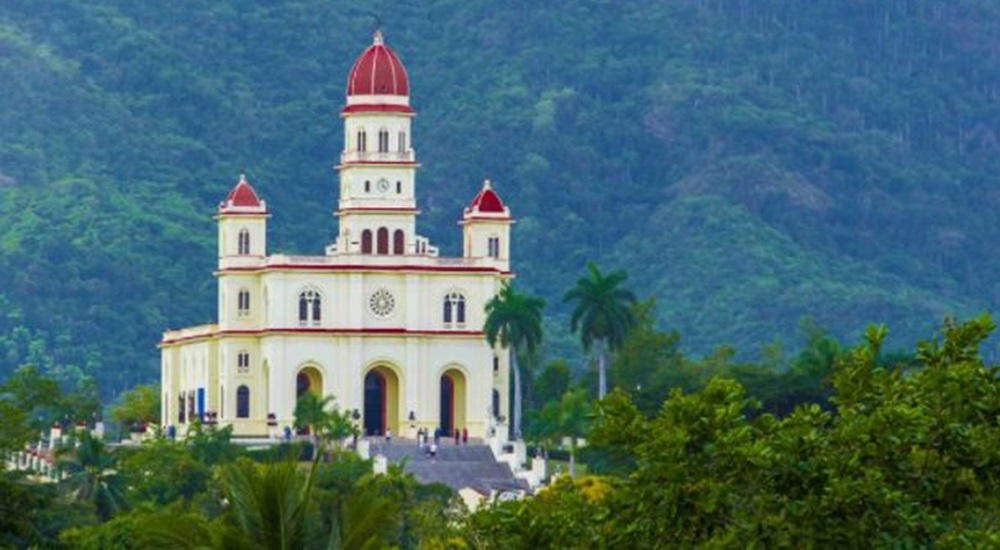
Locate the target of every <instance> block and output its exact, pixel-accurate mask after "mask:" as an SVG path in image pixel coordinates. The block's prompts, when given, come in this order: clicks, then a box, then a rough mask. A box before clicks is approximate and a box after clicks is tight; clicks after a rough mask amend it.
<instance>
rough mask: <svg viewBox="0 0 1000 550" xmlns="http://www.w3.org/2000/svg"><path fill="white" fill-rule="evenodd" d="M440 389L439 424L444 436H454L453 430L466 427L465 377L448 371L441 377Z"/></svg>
mask: <svg viewBox="0 0 1000 550" xmlns="http://www.w3.org/2000/svg"><path fill="white" fill-rule="evenodd" d="M440 389H441V391H440V396H441V401H440V409H439V410H440V412H441V414H440V419H439V424H440V426H441V430H442V431H444V433H445V434H446V435H455V430H461V429H463V428H465V427H466V425H465V423H466V416H465V408H466V400H465V375H464V374H462V371H460V370H458V369H448V370H447V371H445V372H444V374H442V375H441V382H440Z"/></svg>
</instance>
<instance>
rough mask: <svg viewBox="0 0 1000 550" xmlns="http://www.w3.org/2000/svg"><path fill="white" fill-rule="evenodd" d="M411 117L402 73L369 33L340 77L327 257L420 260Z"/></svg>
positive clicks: (399, 65)
mask: <svg viewBox="0 0 1000 550" xmlns="http://www.w3.org/2000/svg"><path fill="white" fill-rule="evenodd" d="M414 115H415V113H414V111H413V109H412V108H411V107H410V86H409V80H408V78H407V75H406V69H405V68H404V67H403V64H402V63H401V62H400V60H399V57H398V56H397V55H396V52H394V51H392V49H390V48H389V47H388V46H386V45H385V41H384V39H383V37H382V33H381V32H376V33H375V35H374V39H373V41H372V45H371V46H369V47H368V48H367V49H366V50H365V51H364V52H363V53H362V54H361V56H360V57H358V59H357V61H355V63H354V66H353V67H352V68H351V72H350V74H349V75H348V77H347V105H345V107H344V109H343V110H342V111H341V116H342V117H343V118H344V148H343V151H342V152H341V154H340V163H339V164H338V165H337V167H336V168H337V170H339V171H340V202H339V204H338V207H337V211H336V212H335V213H334V215H335V216H337V217H339V218H340V223H339V232H338V235H337V237H336V240H335V242H334V244H332V245H331V246H329V247H327V254H328V255H343V254H370V255H406V254H415V253H422V252H425V251H423V250H421V249H420V248H421V245H422V243H423V242H424V241H423V240H422V239H418V237H417V235H416V216H417V214H418V211H417V206H416V198H415V188H414V187H415V176H416V171H417V167H418V164H417V162H416V156H415V154H414V150H413V140H412V134H411V121H412V120H413V117H414ZM424 246H426V245H424Z"/></svg>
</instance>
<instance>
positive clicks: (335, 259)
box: [267, 254, 496, 267]
mask: <svg viewBox="0 0 1000 550" xmlns="http://www.w3.org/2000/svg"><path fill="white" fill-rule="evenodd" d="M495 264H496V261H495V260H493V259H492V258H438V257H434V256H430V255H402V254H398V255H397V254H389V255H384V254H337V255H336V256H295V255H288V254H275V255H273V256H269V257H268V259H267V265H268V266H279V265H324V266H325V265H329V266H337V265H368V266H372V267H378V266H382V265H385V266H400V265H402V266H408V265H411V266H414V267H423V266H439V267H492V266H493V265H495Z"/></svg>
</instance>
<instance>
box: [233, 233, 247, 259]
mask: <svg viewBox="0 0 1000 550" xmlns="http://www.w3.org/2000/svg"><path fill="white" fill-rule="evenodd" d="M237 241H238V242H237V245H236V251H237V253H238V254H239V255H240V256H246V255H247V254H249V253H250V231H249V230H247V229H240V235H239V238H238V239H237Z"/></svg>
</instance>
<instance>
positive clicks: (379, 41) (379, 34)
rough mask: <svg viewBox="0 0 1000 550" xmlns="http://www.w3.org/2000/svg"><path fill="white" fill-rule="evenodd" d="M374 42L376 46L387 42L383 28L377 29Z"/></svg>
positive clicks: (373, 38) (373, 37) (373, 36)
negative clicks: (383, 34) (383, 35)
mask: <svg viewBox="0 0 1000 550" xmlns="http://www.w3.org/2000/svg"><path fill="white" fill-rule="evenodd" d="M372 43H373V44H374V45H376V46H381V45H383V44H385V39H384V38H383V37H382V29H380V28H379V29H375V33H374V34H373V35H372Z"/></svg>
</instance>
